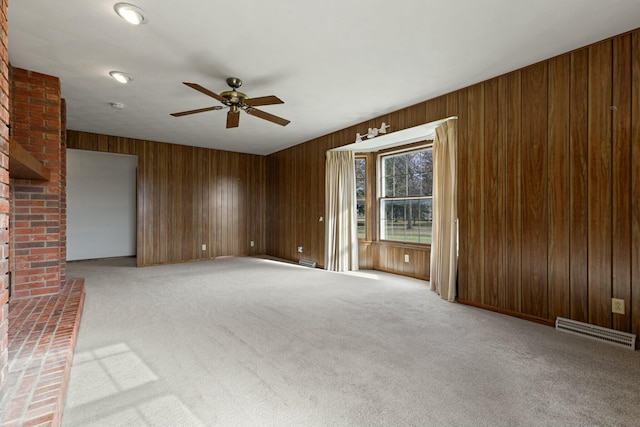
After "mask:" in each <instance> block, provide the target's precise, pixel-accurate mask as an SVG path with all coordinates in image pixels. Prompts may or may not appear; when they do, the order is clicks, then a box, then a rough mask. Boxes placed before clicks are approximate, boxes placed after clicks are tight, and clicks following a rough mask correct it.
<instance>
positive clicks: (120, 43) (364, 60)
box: [9, 0, 640, 154]
mask: <svg viewBox="0 0 640 427" xmlns="http://www.w3.org/2000/svg"><path fill="white" fill-rule="evenodd" d="M116 2H117V1H116V0H92V1H87V0H64V1H51V0H12V1H11V2H9V60H10V62H11V64H12V65H13V66H14V67H20V68H26V69H29V70H33V71H37V72H41V73H45V74H49V75H54V76H58V77H60V79H61V82H62V95H63V97H64V98H65V99H66V101H67V114H68V116H67V126H68V128H69V129H74V130H81V131H88V132H96V133H104V134H110V135H117V136H127V137H132V138H141V139H148V140H154V141H163V142H172V143H178V144H185V145H194V146H200V147H208V148H216V149H221V150H230V151H238V152H245V153H255V154H269V153H272V152H275V151H278V150H281V149H284V148H286V147H289V146H292V145H296V144H299V143H301V142H305V141H308V140H310V139H313V138H315V137H319V136H322V135H325V134H327V133H330V132H333V131H336V130H339V129H343V128H345V127H348V126H351V125H353V124H356V123H359V122H362V121H365V120H369V119H371V118H373V117H376V116H379V115H382V114H385V113H388V112H392V111H395V110H398V109H400V108H403V107H405V106H409V105H412V104H415V103H418V102H421V101H424V100H427V99H430V98H433V97H435V96H438V95H442V94H445V93H448V92H451V91H452V90H456V89H459V88H462V87H465V86H468V85H470V84H473V83H477V82H479V81H482V80H485V79H487V78H490V77H494V76H497V75H500V74H502V73H505V72H508V71H511V70H514V69H517V68H520V67H522V66H525V65H529V64H532V63H535V62H538V61H540V60H543V59H546V58H549V57H552V56H554V55H557V54H560V53H564V52H567V51H570V50H572V49H576V48H579V47H582V46H584V45H587V44H590V43H593V42H596V41H598V40H601V39H604V38H607V37H610V36H614V35H617V34H620V33H623V32H625V31H628V30H632V29H635V28H637V27H640V1H638V0H604V1H603V0H535V1H534V0H484V1H478V0H458V1H445V0H437V1H436V0H394V1H391V0H367V1H365V0H323V1H317V0H314V1H311V0H298V1H293V0H270V1H260V0H253V1H252V0H248V1H241V2H240V1H238V2H230V1H214V0H180V1H169V0H164V1H160V0H155V1H154V0H132V1H130V3H134V4H136V5H137V6H139V7H140V8H142V9H143V10H145V11H146V13H147V16H148V18H149V22H148V23H146V24H144V25H140V26H137V27H136V26H132V25H129V24H127V23H126V22H125V21H123V20H122V19H120V18H119V17H118V16H117V15H116V14H115V12H114V10H113V5H114V4H115V3H116ZM111 70H118V71H125V72H127V73H130V74H131V75H132V76H133V78H134V81H132V82H131V83H130V84H128V85H121V84H119V83H117V82H115V81H114V80H112V79H111V78H110V77H109V75H108V72H109V71H111ZM229 76H237V77H240V78H241V79H242V80H243V81H244V85H243V86H242V88H241V90H242V91H243V92H245V93H246V94H247V95H249V96H250V97H258V96H265V95H276V96H278V97H280V98H281V99H282V100H283V101H284V102H285V104H283V105H272V106H265V107H260V108H261V109H262V110H264V111H267V112H269V113H272V114H275V115H278V116H281V117H284V118H286V119H289V120H291V124H289V125H288V126H286V127H281V126H278V125H275V124H272V123H270V122H267V121H264V120H261V119H259V118H257V117H251V116H249V115H247V114H242V116H241V119H240V127H239V128H236V129H225V124H226V110H222V111H211V112H206V113H201V114H196V115H190V116H184V117H179V118H175V117H171V116H169V113H172V112H178V111H184V110H191V109H196V108H202V107H209V106H214V105H220V104H219V103H218V102H217V101H216V100H215V99H213V98H209V97H207V96H205V95H203V94H202V93H199V92H197V91H195V90H193V89H191V88H188V87H187V86H184V85H183V84H182V82H183V81H184V82H195V83H199V84H201V85H202V86H204V87H206V88H208V89H210V90H212V91H213V92H216V93H220V92H222V91H224V90H226V89H227V88H228V87H227V85H226V83H225V78H226V77H229ZM111 102H121V103H124V104H125V105H126V108H125V109H124V110H116V109H114V108H112V107H111V106H110V103H111ZM366 130H367V129H363V130H362V131H363V132H366ZM389 131H393V129H390V130H389ZM354 137H355V135H354ZM345 142H347V141H345Z"/></svg>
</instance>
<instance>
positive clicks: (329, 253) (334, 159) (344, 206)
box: [324, 151, 358, 271]
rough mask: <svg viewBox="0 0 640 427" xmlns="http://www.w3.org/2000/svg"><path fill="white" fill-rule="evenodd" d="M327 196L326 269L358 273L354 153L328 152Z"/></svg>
mask: <svg viewBox="0 0 640 427" xmlns="http://www.w3.org/2000/svg"><path fill="white" fill-rule="evenodd" d="M325 194H326V197H325V210H326V212H325V220H326V222H325V237H326V238H325V248H326V249H325V260H324V265H325V268H326V269H327V270H330V271H350V270H357V269H358V229H357V218H356V169H355V154H354V153H353V152H352V151H327V167H326V179H325Z"/></svg>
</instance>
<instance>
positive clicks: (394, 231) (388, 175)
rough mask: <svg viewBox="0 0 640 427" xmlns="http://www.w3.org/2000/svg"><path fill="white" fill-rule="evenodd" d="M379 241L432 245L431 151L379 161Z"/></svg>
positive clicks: (389, 157) (421, 151)
mask: <svg viewBox="0 0 640 427" xmlns="http://www.w3.org/2000/svg"><path fill="white" fill-rule="evenodd" d="M380 168H381V169H380V239H381V240H393V241H398V242H404V243H423V244H427V243H431V222H432V219H433V198H432V194H433V191H432V190H433V152H432V149H431V147H429V148H421V149H418V150H414V151H409V152H404V153H400V154H389V155H383V156H381V157H380Z"/></svg>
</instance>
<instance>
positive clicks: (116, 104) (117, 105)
mask: <svg viewBox="0 0 640 427" xmlns="http://www.w3.org/2000/svg"><path fill="white" fill-rule="evenodd" d="M109 104H110V105H111V107H112V108H115V109H116V110H122V109H124V107H125V105H124V104H123V103H122V102H110V103H109Z"/></svg>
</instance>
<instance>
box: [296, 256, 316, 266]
mask: <svg viewBox="0 0 640 427" xmlns="http://www.w3.org/2000/svg"><path fill="white" fill-rule="evenodd" d="M299 262H300V265H304V266H305V267H311V268H316V262H315V261H312V260H310V259H304V258H300V261H299Z"/></svg>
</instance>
